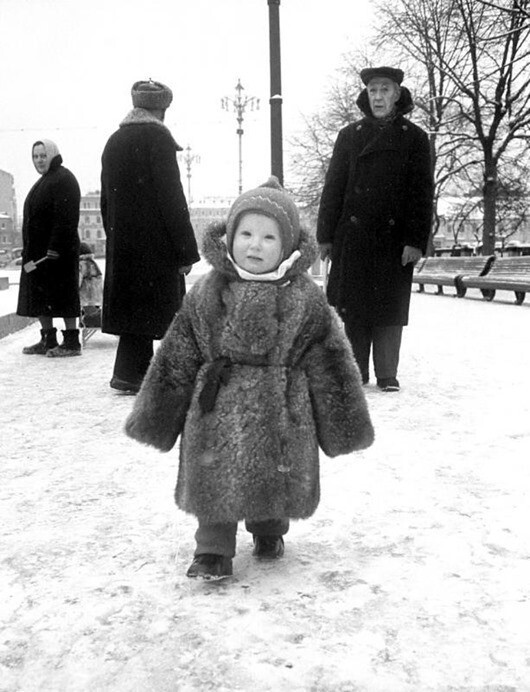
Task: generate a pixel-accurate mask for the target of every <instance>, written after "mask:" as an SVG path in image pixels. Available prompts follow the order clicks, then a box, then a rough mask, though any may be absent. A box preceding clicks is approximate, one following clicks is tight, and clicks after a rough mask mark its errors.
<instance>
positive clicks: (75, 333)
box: [46, 329, 81, 358]
mask: <svg viewBox="0 0 530 692" xmlns="http://www.w3.org/2000/svg"><path fill="white" fill-rule="evenodd" d="M63 337H64V338H63V343H62V344H60V345H59V346H55V348H52V349H50V350H49V351H48V352H47V353H46V355H47V356H48V358H68V357H69V356H80V355H81V344H80V343H79V329H65V330H63Z"/></svg>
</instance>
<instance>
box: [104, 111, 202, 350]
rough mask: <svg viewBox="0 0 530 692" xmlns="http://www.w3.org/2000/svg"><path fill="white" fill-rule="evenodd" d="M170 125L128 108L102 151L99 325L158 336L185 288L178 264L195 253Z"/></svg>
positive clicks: (190, 260)
mask: <svg viewBox="0 0 530 692" xmlns="http://www.w3.org/2000/svg"><path fill="white" fill-rule="evenodd" d="M179 149H180V147H178V145H177V143H176V142H175V140H174V139H173V137H172V135H171V133H170V132H169V130H168V128H167V127H166V126H165V125H164V124H163V123H162V122H161V121H160V120H157V119H156V118H155V117H154V116H153V115H152V114H151V113H150V112H149V111H147V110H145V109H143V108H135V109H133V110H132V111H131V112H130V113H129V114H128V116H127V117H126V118H125V119H124V120H123V122H122V123H121V124H120V127H119V129H118V130H117V131H116V132H115V133H114V134H113V135H111V137H110V139H109V140H108V142H107V144H106V146H105V149H104V151H103V155H102V172H101V213H102V217H103V226H104V228H105V233H106V236H107V255H106V270H105V282H104V295H103V321H102V330H103V331H104V332H108V333H110V334H143V335H146V336H150V337H152V338H155V339H160V338H161V337H162V336H163V335H164V333H165V331H166V329H167V328H168V326H169V324H170V322H171V320H172V319H173V316H174V315H175V313H176V312H177V310H178V309H179V308H180V304H181V302H182V298H183V296H184V293H185V283H184V276H183V275H182V274H179V271H178V269H179V267H183V266H187V265H191V264H193V263H194V262H197V261H198V260H199V259H200V258H199V254H198V251H197V244H196V241H195V235H194V233H193V228H192V225H191V222H190V217H189V212H188V206H187V203H186V199H185V197H184V192H183V189H182V184H181V180H180V173H179V168H178V164H177V158H176V153H177V151H178V150H179Z"/></svg>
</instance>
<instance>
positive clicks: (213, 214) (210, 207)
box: [190, 197, 235, 251]
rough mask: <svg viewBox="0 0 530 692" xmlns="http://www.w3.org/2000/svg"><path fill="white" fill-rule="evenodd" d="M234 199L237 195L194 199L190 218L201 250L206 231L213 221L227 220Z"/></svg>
mask: <svg viewBox="0 0 530 692" xmlns="http://www.w3.org/2000/svg"><path fill="white" fill-rule="evenodd" d="M234 201H235V197H202V198H200V199H198V200H194V202H193V205H192V206H191V207H190V218H191V224H192V226H193V230H194V231H195V237H196V239H197V245H198V246H199V251H200V249H201V245H202V239H203V236H204V231H205V230H206V229H207V228H208V226H209V225H210V224H211V223H212V221H226V218H227V216H228V212H229V210H230V207H231V206H232V204H233V203H234Z"/></svg>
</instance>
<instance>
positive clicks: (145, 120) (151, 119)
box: [120, 108, 183, 151]
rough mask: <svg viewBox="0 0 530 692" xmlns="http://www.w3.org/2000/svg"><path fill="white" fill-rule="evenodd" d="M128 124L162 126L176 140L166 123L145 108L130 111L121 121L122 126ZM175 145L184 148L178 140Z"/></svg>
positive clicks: (179, 149)
mask: <svg viewBox="0 0 530 692" xmlns="http://www.w3.org/2000/svg"><path fill="white" fill-rule="evenodd" d="M127 125H156V126H157V127H161V128H162V129H163V130H165V131H166V132H167V134H168V135H169V136H170V137H171V139H172V140H173V141H174V142H175V140H174V138H173V135H172V134H171V132H170V131H169V129H168V128H167V127H166V126H165V125H164V123H163V122H162V121H161V120H159V119H158V118H156V117H155V116H154V115H153V114H152V113H151V112H150V111H149V110H146V109H145V108H133V109H132V111H129V112H128V113H127V115H126V116H125V118H124V119H123V120H122V121H121V123H120V127H127ZM175 146H176V147H177V151H182V150H183V149H182V147H181V146H180V144H177V142H175Z"/></svg>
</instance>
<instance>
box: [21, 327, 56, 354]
mask: <svg viewBox="0 0 530 692" xmlns="http://www.w3.org/2000/svg"><path fill="white" fill-rule="evenodd" d="M40 337H41V338H40V341H39V342H37V343H36V344H33V346H24V348H23V349H22V353H25V354H26V355H27V356H33V355H39V356H45V355H46V353H47V352H48V351H49V350H50V349H53V348H55V347H56V346H57V329H55V328H53V329H41V330H40Z"/></svg>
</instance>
